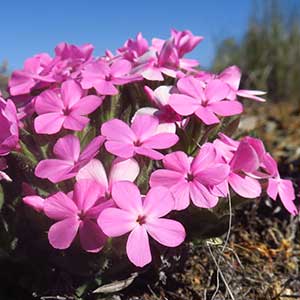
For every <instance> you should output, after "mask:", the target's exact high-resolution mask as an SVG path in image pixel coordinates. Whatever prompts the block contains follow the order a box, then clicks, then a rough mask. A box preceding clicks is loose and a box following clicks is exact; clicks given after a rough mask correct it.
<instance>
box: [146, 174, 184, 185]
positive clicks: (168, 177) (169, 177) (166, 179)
mask: <svg viewBox="0 0 300 300" xmlns="http://www.w3.org/2000/svg"><path fill="white" fill-rule="evenodd" d="M186 175H187V174H185V173H184V172H181V171H173V170H166V169H159V170H156V171H154V172H153V173H152V174H151V177H150V186H151V187H154V186H164V187H167V188H171V187H172V186H173V185H175V184H177V183H178V182H179V181H182V180H184V178H185V176H186Z"/></svg>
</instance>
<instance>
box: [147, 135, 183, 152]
mask: <svg viewBox="0 0 300 300" xmlns="http://www.w3.org/2000/svg"><path fill="white" fill-rule="evenodd" d="M178 140H179V138H178V136H177V135H176V134H174V133H158V134H156V135H153V136H151V137H149V138H147V139H146V140H145V141H144V142H143V143H142V145H143V147H147V148H154V149H167V148H170V147H172V146H174V145H175V144H176V143H177V142H178Z"/></svg>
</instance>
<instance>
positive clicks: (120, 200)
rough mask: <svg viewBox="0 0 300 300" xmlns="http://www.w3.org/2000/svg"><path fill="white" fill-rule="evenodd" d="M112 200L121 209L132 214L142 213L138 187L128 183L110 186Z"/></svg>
mask: <svg viewBox="0 0 300 300" xmlns="http://www.w3.org/2000/svg"><path fill="white" fill-rule="evenodd" d="M112 198H113V200H114V201H115V203H116V204H117V205H118V207H120V208H121V209H124V210H125V211H128V212H131V213H133V214H136V213H137V214H140V213H142V212H143V208H142V199H141V194H140V191H139V189H138V187H137V186H136V185H135V184H133V183H132V182H129V181H118V182H115V183H114V185H113V186H112Z"/></svg>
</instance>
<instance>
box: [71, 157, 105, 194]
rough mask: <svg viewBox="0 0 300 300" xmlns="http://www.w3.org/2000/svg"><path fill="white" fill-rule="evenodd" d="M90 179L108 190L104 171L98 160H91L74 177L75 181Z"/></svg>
mask: <svg viewBox="0 0 300 300" xmlns="http://www.w3.org/2000/svg"><path fill="white" fill-rule="evenodd" d="M83 179H91V180H95V181H98V182H99V183H100V184H101V185H102V186H103V187H104V188H105V189H107V188H108V181H107V176H106V171H105V169H104V167H103V164H102V163H101V161H100V160H98V159H92V160H91V161H90V162H89V163H88V164H87V165H85V166H84V167H83V168H81V169H80V170H79V172H78V174H77V175H76V180H77V181H79V180H83Z"/></svg>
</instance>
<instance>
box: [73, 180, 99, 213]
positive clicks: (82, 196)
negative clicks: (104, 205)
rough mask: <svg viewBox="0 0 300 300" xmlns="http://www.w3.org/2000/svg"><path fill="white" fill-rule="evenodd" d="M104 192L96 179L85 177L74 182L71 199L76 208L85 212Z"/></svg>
mask: <svg viewBox="0 0 300 300" xmlns="http://www.w3.org/2000/svg"><path fill="white" fill-rule="evenodd" d="M104 193H105V190H104V188H103V186H102V185H100V184H99V183H98V182H97V181H94V180H89V179H85V180H80V181H78V182H76V184H75V187H74V194H73V199H74V202H75V203H76V204H77V207H78V209H79V210H81V211H82V212H83V213H86V212H87V211H88V210H89V209H90V208H91V207H93V206H94V204H95V203H96V201H97V200H98V199H99V198H100V197H101V196H103V195H104Z"/></svg>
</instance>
